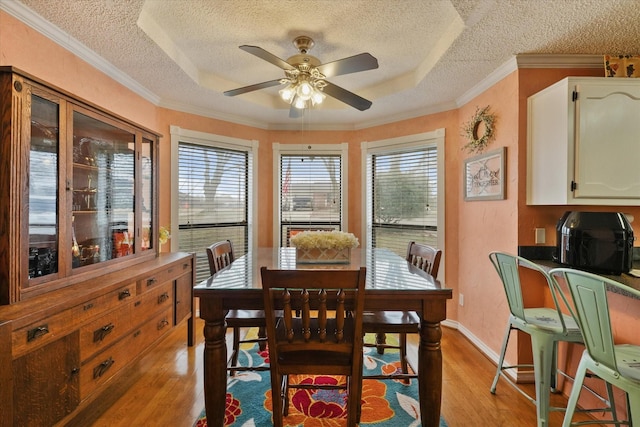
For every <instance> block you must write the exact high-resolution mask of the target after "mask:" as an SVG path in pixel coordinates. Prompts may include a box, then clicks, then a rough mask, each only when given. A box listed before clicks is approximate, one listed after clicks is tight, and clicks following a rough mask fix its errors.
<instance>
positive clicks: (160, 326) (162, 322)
mask: <svg viewBox="0 0 640 427" xmlns="http://www.w3.org/2000/svg"><path fill="white" fill-rule="evenodd" d="M168 324H169V321H168V320H167V319H162V320H161V321H159V322H158V330H161V329H164V327H165V326H167V325H168Z"/></svg>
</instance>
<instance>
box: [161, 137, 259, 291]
mask: <svg viewBox="0 0 640 427" xmlns="http://www.w3.org/2000/svg"><path fill="white" fill-rule="evenodd" d="M174 130H179V132H177V133H178V134H177V135H174ZM174 136H175V141H174ZM198 136H199V137H198ZM203 136H204V137H205V139H203ZM231 140H232V139H230V138H226V137H220V136H215V135H207V134H200V133H197V132H190V131H184V130H180V129H179V128H174V127H172V143H174V142H175V143H177V159H178V160H177V177H178V178H177V180H175V179H174V181H175V182H174V184H176V187H177V191H175V193H174V194H177V196H176V197H173V200H174V201H177V202H175V205H177V206H174V207H172V208H173V209H172V212H175V211H177V214H176V215H173V213H172V218H174V221H175V222H176V223H177V224H176V225H177V227H176V226H175V225H173V224H172V230H177V231H178V232H177V233H176V232H175V231H173V232H172V233H171V235H172V245H173V244H175V243H176V242H174V241H173V240H174V239H176V240H177V248H176V247H175V246H172V249H174V250H179V251H183V252H194V253H195V254H196V281H197V282H199V281H201V280H204V279H206V278H207V277H208V276H209V262H208V259H207V253H206V248H207V246H209V245H211V244H212V243H214V242H217V241H220V240H226V239H229V240H231V242H232V243H233V247H234V252H235V254H236V257H238V256H242V255H244V254H245V253H246V252H247V251H248V250H249V248H250V247H251V242H252V236H251V230H252V227H251V224H252V223H253V221H252V217H251V212H252V205H253V204H252V197H251V195H252V188H253V185H252V180H253V176H252V175H253V174H252V171H253V158H254V156H253V148H254V147H253V144H252V143H251V142H250V141H246V142H244V143H238V142H236V140H233V141H232V142H230V141H231ZM238 141H239V140H238ZM176 220H177V221H176Z"/></svg>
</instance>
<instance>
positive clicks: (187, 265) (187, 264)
mask: <svg viewBox="0 0 640 427" xmlns="http://www.w3.org/2000/svg"><path fill="white" fill-rule="evenodd" d="M187 268H189V263H187V262H185V263H184V264H182V269H183V270H186V269H187Z"/></svg>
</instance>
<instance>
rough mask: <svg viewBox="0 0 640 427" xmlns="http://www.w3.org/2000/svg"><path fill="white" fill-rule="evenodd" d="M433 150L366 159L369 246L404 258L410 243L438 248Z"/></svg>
mask: <svg viewBox="0 0 640 427" xmlns="http://www.w3.org/2000/svg"><path fill="white" fill-rule="evenodd" d="M437 157H438V156H437V148H436V147H435V146H431V147H424V146H422V147H414V148H410V149H401V148H398V149H396V150H387V151H385V152H382V153H370V154H369V155H368V157H367V177H368V178H367V179H368V183H367V191H368V193H369V194H368V196H367V201H368V209H367V211H368V215H370V218H369V220H368V221H367V222H368V224H370V227H369V230H367V235H368V239H369V242H370V245H371V246H372V247H385V248H389V249H391V250H393V251H394V252H396V253H398V254H399V255H401V256H405V255H406V250H407V244H408V243H409V242H410V241H412V240H415V241H418V242H421V243H426V244H429V245H432V246H438V227H437V225H438V205H437V203H438V197H437V196H438V159H437Z"/></svg>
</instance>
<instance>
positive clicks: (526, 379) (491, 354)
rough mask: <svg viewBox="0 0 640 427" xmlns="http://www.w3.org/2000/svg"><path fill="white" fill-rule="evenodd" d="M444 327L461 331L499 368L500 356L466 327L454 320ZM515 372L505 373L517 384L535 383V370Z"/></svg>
mask: <svg viewBox="0 0 640 427" xmlns="http://www.w3.org/2000/svg"><path fill="white" fill-rule="evenodd" d="M441 325H442V326H446V327H450V328H452V329H457V330H458V331H460V333H461V334H462V335H464V336H465V337H466V338H467V339H468V340H469V341H471V343H472V344H473V345H474V346H475V347H477V348H478V350H480V351H481V352H482V353H483V354H484V355H485V356H487V358H489V360H491V361H492V362H493V364H494V365H496V366H498V360H499V359H500V355H499V354H498V353H496V352H495V351H493V350H492V349H491V348H490V347H488V346H487V345H486V344H485V343H484V342H483V341H482V340H480V339H479V338H478V337H477V336H475V335H474V334H473V333H472V332H471V331H470V330H469V329H467V328H465V327H464V325H461V324H460V323H458V322H456V321H453V320H445V321H444V322H442V323H441ZM514 371H515V369H514V370H510V371H505V375H507V376H508V377H509V378H510V379H511V380H512V381H514V382H516V383H533V382H534V381H535V374H534V372H533V370H531V371H519V372H517V373H516V372H514Z"/></svg>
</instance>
